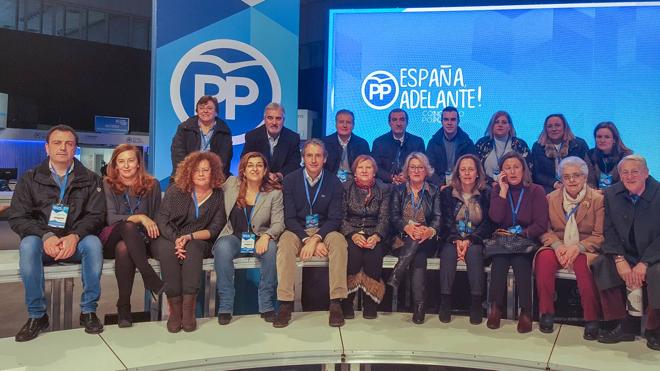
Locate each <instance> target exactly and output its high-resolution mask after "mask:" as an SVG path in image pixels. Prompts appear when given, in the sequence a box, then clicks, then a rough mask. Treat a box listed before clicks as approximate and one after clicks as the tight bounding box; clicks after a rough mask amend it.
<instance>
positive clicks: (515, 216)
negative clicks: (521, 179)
mask: <svg viewBox="0 0 660 371" xmlns="http://www.w3.org/2000/svg"><path fill="white" fill-rule="evenodd" d="M507 195H508V196H509V205H510V206H511V216H512V218H513V225H516V222H517V221H518V210H520V203H521V202H522V199H523V196H524V195H525V188H523V189H521V190H520V196H519V197H518V203H517V204H516V207H515V209H514V208H513V197H511V190H509V193H508V194H507Z"/></svg>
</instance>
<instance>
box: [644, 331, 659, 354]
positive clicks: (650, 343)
mask: <svg viewBox="0 0 660 371" xmlns="http://www.w3.org/2000/svg"><path fill="white" fill-rule="evenodd" d="M646 346H647V347H648V348H649V349H653V350H660V332H658V331H655V333H653V334H649V335H648V336H647V337H646Z"/></svg>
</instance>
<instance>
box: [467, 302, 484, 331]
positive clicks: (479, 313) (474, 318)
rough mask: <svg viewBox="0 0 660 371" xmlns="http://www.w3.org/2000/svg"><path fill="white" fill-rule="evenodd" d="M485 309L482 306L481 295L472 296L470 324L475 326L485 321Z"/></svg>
mask: <svg viewBox="0 0 660 371" xmlns="http://www.w3.org/2000/svg"><path fill="white" fill-rule="evenodd" d="M483 314H484V307H483V306H482V305H481V295H472V300H471V301H470V323H471V324H473V325H479V324H481V321H483Z"/></svg>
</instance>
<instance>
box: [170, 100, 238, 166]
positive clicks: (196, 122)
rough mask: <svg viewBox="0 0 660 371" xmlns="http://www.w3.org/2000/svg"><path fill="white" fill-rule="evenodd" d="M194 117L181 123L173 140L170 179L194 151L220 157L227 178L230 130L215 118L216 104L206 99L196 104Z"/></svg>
mask: <svg viewBox="0 0 660 371" xmlns="http://www.w3.org/2000/svg"><path fill="white" fill-rule="evenodd" d="M195 112H196V113H197V114H196V115H195V116H193V117H190V118H189V119H187V120H186V121H184V122H182V123H181V124H180V125H179V127H178V128H177V129H176V134H174V138H173V139H172V147H171V151H172V179H174V174H175V173H176V167H177V165H179V162H181V161H182V160H183V159H184V158H185V157H186V156H188V155H189V154H191V153H193V152H195V151H202V152H206V151H211V152H213V153H215V154H216V155H218V156H220V160H222V166H223V167H224V169H225V176H229V168H230V165H231V157H232V151H233V149H232V142H231V130H229V126H227V124H226V123H225V122H224V121H222V120H221V119H220V118H218V100H217V99H216V98H215V97H213V96H210V95H205V96H203V97H201V98H199V100H198V101H197V105H196V106H195Z"/></svg>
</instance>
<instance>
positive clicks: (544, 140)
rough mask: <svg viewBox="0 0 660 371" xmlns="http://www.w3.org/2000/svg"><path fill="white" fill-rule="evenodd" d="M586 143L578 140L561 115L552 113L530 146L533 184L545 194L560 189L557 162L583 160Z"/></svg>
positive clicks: (580, 139)
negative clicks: (539, 187) (573, 157)
mask: <svg viewBox="0 0 660 371" xmlns="http://www.w3.org/2000/svg"><path fill="white" fill-rule="evenodd" d="M588 149H589V147H587V143H586V142H585V141H584V139H582V138H578V137H576V136H575V134H573V131H571V128H570V126H568V121H566V118H565V117H564V115H562V114H561V113H554V114H551V115H549V116H548V117H546V118H545V123H544V124H543V131H542V132H541V135H540V136H539V139H538V141H537V142H536V143H534V145H533V146H532V169H534V173H533V177H534V179H533V180H534V183H536V184H538V185H540V186H542V187H543V189H544V190H545V193H550V192H552V191H553V190H555V189H559V188H560V187H561V181H560V179H559V174H558V173H557V170H558V167H559V162H561V160H562V159H564V158H566V157H568V156H575V157H579V158H585V157H586V156H587V150H588Z"/></svg>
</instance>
